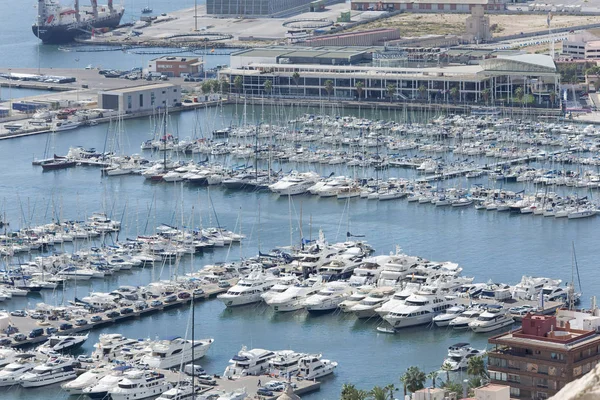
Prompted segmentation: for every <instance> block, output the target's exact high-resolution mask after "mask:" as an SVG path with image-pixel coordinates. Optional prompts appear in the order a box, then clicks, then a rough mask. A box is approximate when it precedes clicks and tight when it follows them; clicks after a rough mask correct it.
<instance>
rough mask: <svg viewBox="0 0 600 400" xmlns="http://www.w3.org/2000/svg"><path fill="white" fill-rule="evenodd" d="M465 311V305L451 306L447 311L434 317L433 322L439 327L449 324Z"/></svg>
mask: <svg viewBox="0 0 600 400" xmlns="http://www.w3.org/2000/svg"><path fill="white" fill-rule="evenodd" d="M463 311H465V307H464V306H454V307H450V308H449V309H447V310H446V312H445V313H443V314H439V315H436V316H435V317H433V323H434V324H435V325H436V326H439V327H442V326H448V325H449V324H450V322H451V321H453V320H454V319H455V318H456V317H458V316H459V315H460V314H461V313H462V312H463Z"/></svg>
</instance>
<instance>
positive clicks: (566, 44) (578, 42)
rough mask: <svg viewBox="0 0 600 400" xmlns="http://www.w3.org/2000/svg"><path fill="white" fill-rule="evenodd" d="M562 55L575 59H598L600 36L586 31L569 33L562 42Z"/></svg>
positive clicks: (599, 55) (599, 57) (599, 54)
mask: <svg viewBox="0 0 600 400" xmlns="http://www.w3.org/2000/svg"><path fill="white" fill-rule="evenodd" d="M562 55H563V56H566V57H569V58H573V59H575V60H598V59H600V38H599V37H597V36H595V35H592V34H591V33H588V32H583V33H579V34H573V35H569V38H568V39H567V40H565V41H563V42H562Z"/></svg>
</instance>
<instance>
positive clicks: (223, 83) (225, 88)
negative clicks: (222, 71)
mask: <svg viewBox="0 0 600 400" xmlns="http://www.w3.org/2000/svg"><path fill="white" fill-rule="evenodd" d="M219 86H220V88H219V89H220V91H221V93H222V94H226V93H229V89H230V85H229V81H228V80H227V79H225V78H221V80H220V81H219Z"/></svg>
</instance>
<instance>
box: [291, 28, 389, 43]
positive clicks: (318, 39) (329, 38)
mask: <svg viewBox="0 0 600 400" xmlns="http://www.w3.org/2000/svg"><path fill="white" fill-rule="evenodd" d="M396 39H400V31H398V29H393V28H382V29H372V30H368V31H359V32H347V33H340V34H337V35H323V36H315V37H312V38H309V39H306V40H305V41H304V42H300V43H298V44H299V45H300V46H311V47H315V46H317V47H318V46H382V45H384V44H385V43H386V42H388V41H390V40H396Z"/></svg>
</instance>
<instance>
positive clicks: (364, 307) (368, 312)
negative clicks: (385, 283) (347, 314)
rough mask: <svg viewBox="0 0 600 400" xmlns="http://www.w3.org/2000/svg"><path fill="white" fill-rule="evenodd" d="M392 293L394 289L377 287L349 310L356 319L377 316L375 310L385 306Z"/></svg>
mask: <svg viewBox="0 0 600 400" xmlns="http://www.w3.org/2000/svg"><path fill="white" fill-rule="evenodd" d="M393 293H394V289H393V288H391V287H379V288H377V289H375V290H373V291H372V292H371V293H369V295H368V296H367V297H365V298H364V299H363V300H361V301H360V302H359V303H358V304H356V305H354V306H353V307H352V308H351V309H350V310H351V311H352V313H354V315H356V317H357V318H372V317H376V316H379V315H378V314H377V312H376V311H375V309H376V308H379V307H380V306H382V305H383V304H385V302H386V301H388V300H389V298H390V297H391V296H392V294H393Z"/></svg>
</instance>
